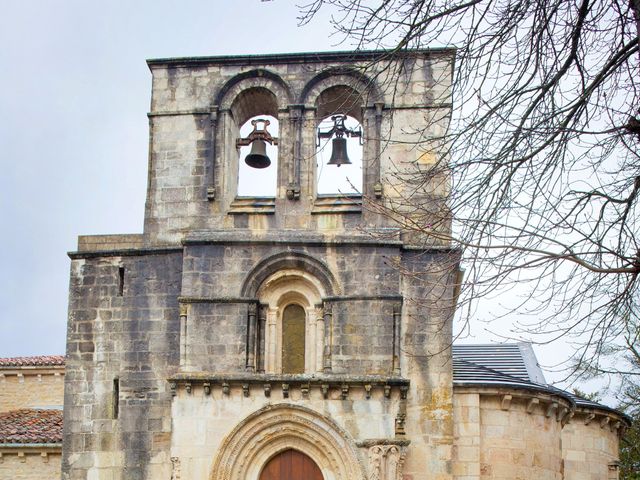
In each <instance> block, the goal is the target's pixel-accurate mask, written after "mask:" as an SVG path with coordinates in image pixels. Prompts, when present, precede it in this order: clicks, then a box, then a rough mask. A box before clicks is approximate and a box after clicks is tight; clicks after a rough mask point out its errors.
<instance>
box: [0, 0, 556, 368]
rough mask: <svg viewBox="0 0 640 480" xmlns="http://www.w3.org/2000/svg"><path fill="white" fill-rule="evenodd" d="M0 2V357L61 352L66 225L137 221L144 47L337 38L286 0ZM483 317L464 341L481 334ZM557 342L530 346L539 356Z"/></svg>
mask: <svg viewBox="0 0 640 480" xmlns="http://www.w3.org/2000/svg"><path fill="white" fill-rule="evenodd" d="M2 10H3V11H2V17H1V18H0V65H1V66H2V67H1V68H2V74H1V75H0V92H1V94H0V158H1V159H2V162H1V165H2V170H1V173H0V220H1V222H2V223H1V225H2V234H1V236H0V239H1V240H0V241H1V248H0V255H1V256H2V257H1V259H0V260H1V263H0V265H1V268H2V270H1V272H2V275H0V309H1V310H0V325H1V331H0V357H9V356H21V355H38V354H62V353H64V345H65V332H66V318H67V295H68V291H67V290H68V283H69V258H68V257H67V255H66V252H67V251H71V250H75V248H76V238H77V236H78V235H82V234H104V233H139V232H141V231H142V220H143V208H144V195H145V187H146V169H147V148H148V132H147V129H148V123H147V117H146V113H147V112H148V110H149V102H150V92H151V90H150V87H151V75H150V73H149V70H148V68H147V66H146V63H145V60H146V59H148V58H160V57H179V56H208V55H230V54H255V53H283V52H305V51H324V50H344V49H347V48H348V45H335V43H336V41H337V39H335V38H331V37H330V36H329V33H330V31H329V27H328V22H327V21H326V18H325V19H322V18H320V19H318V20H317V21H316V22H314V23H313V24H312V25H311V26H307V27H298V26H297V21H296V16H297V9H296V8H295V6H294V4H293V3H292V2H289V1H285V0H276V1H273V2H261V1H259V0H252V1H248V0H246V1H240V0H235V1H233V2H231V1H219V0H207V1H196V0H189V1H187V0H182V1H180V2H178V1H175V0H174V1H169V0H145V1H142V0H136V1H102V2H97V1H89V0H81V1H80V0H78V1H71V0H64V1H51V0H38V1H35V0H23V1H20V2H18V1H14V2H3V9H2ZM481 308H484V307H481ZM484 327H485V325H482V324H478V325H474V328H473V331H472V333H473V334H474V337H472V338H471V339H470V340H471V341H477V342H480V341H484V342H486V341H488V340H490V339H491V336H490V335H488V334H487V333H486V332H485V329H484ZM493 328H495V329H498V330H500V327H496V326H494V327H493ZM505 328H508V326H505ZM494 338H495V337H494ZM561 350H562V349H561V348H558V347H557V346H555V347H547V348H542V347H540V348H538V347H536V351H537V353H538V356H539V357H544V360H543V362H542V363H544V364H547V365H549V364H552V363H554V362H556V361H557V360H559V359H561V358H562V353H561V352H560V351H561Z"/></svg>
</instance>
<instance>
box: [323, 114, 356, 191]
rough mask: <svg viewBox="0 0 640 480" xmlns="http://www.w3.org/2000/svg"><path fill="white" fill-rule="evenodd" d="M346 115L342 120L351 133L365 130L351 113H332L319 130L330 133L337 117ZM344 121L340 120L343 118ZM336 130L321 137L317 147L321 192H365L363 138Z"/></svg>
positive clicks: (324, 119)
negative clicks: (363, 188) (328, 135)
mask: <svg viewBox="0 0 640 480" xmlns="http://www.w3.org/2000/svg"><path fill="white" fill-rule="evenodd" d="M338 116H343V117H344V119H343V120H342V123H343V125H344V127H345V128H346V129H347V130H348V131H350V132H361V131H362V126H361V124H360V122H359V121H358V120H357V119H356V118H354V117H351V116H349V115H341V114H338V115H331V116H329V117H325V118H323V119H322V121H320V123H319V125H318V131H319V132H321V135H322V132H326V133H327V134H328V133H330V132H331V130H332V129H335V123H336V117H338ZM339 121H340V120H339ZM338 135H339V133H334V134H332V135H331V136H330V137H328V138H327V137H325V138H321V137H320V136H319V141H318V143H317V149H316V168H317V177H316V178H317V192H318V195H336V194H361V193H362V138H361V137H357V136H349V134H342V135H341V136H338Z"/></svg>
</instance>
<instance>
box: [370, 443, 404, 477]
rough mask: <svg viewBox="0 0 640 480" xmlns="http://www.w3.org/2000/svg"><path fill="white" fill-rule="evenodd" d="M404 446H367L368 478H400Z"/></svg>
mask: <svg viewBox="0 0 640 480" xmlns="http://www.w3.org/2000/svg"><path fill="white" fill-rule="evenodd" d="M405 455H406V451H405V447H402V446H399V445H373V446H372V447H370V448H369V480H402V467H403V466H404V458H405Z"/></svg>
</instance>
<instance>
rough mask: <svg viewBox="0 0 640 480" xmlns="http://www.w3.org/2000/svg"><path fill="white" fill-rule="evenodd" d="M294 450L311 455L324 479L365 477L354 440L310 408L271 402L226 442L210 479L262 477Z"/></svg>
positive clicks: (351, 479)
mask: <svg viewBox="0 0 640 480" xmlns="http://www.w3.org/2000/svg"><path fill="white" fill-rule="evenodd" d="M290 449H294V450H297V451H299V452H302V453H304V454H305V455H307V456H308V457H309V458H311V459H312V460H313V461H314V462H315V463H316V464H317V465H318V467H319V468H320V470H321V471H322V476H323V477H324V480H364V479H365V473H364V469H363V466H362V463H361V462H360V460H359V458H358V453H357V449H356V447H355V443H354V441H353V439H352V438H351V437H350V436H349V435H348V434H347V433H346V432H345V431H344V430H343V429H341V428H340V427H339V426H338V425H336V424H335V423H334V422H333V421H332V420H331V419H329V418H328V417H326V416H324V415H321V414H320V413H318V412H315V411H313V410H311V409H309V408H305V407H301V406H297V405H291V404H276V405H269V406H267V407H265V408H262V409H260V410H258V411H257V412H255V413H253V414H252V415H250V416H249V417H247V418H245V419H244V420H243V421H242V422H240V424H238V426H236V427H235V428H234V429H233V430H232V431H231V432H230V433H229V434H228V435H227V436H226V438H225V439H224V440H223V442H222V444H221V447H220V450H219V451H218V454H217V456H216V458H215V460H214V464H213V469H212V471H211V475H210V476H209V478H210V480H258V479H259V478H260V473H261V471H262V470H263V468H264V466H265V465H266V464H267V463H268V462H269V460H270V459H272V458H273V457H274V456H276V455H278V454H279V453H281V452H284V451H286V450H290Z"/></svg>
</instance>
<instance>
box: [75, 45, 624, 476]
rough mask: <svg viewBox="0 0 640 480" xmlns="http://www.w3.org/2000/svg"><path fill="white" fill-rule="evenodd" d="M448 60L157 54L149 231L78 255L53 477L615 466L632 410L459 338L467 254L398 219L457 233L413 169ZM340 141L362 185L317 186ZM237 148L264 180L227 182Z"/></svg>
mask: <svg viewBox="0 0 640 480" xmlns="http://www.w3.org/2000/svg"><path fill="white" fill-rule="evenodd" d="M453 62H454V51H453V50H449V49H441V50H420V51H410V52H406V53H403V54H400V55H394V56H390V57H389V58H385V54H384V53H381V52H359V53H354V52H337V53H313V54H285V55H263V56H240V57H208V58H180V59H159V60H150V61H149V62H148V65H149V68H150V70H151V73H152V77H153V91H152V101H151V111H150V113H149V127H150V142H149V145H150V152H149V178H148V188H147V200H146V209H145V220H144V232H143V233H142V234H139V235H97V236H87V237H80V238H79V241H78V248H77V251H75V252H72V253H70V257H71V259H72V264H71V282H70V306H69V324H68V342H67V359H66V376H65V408H64V441H63V460H62V464H63V465H62V473H63V479H65V480H70V479H74V480H75V479H96V480H97V479H105V480H106V479H108V480H113V479H127V480H129V479H140V480H142V479H162V478H164V479H172V480H177V479H194V480H199V479H202V480H205V479H207V480H223V479H224V480H259V479H260V480H280V479H282V480H289V479H294V478H311V479H318V480H320V479H324V480H339V479H342V480H347V479H349V480H352V479H370V480H400V479H404V480H422V479H424V480H426V479H437V480H445V479H446V480H452V479H454V478H456V479H460V480H463V479H464V480H466V479H472V478H473V479H479V478H492V479H494V478H495V479H498V478H499V479H507V478H523V479H524V478H534V477H535V478H538V479H561V478H572V479H578V478H584V479H589V480H591V479H596V478H599V479H600V478H616V477H615V476H613V475H616V472H615V470H616V468H615V460H616V456H617V448H618V446H617V439H618V436H619V434H620V432H621V431H622V429H623V428H624V425H625V422H626V419H625V418H624V417H623V416H621V415H620V414H619V413H617V412H615V411H613V410H611V409H607V408H606V407H603V406H600V405H597V404H589V403H580V402H581V401H580V400H576V399H575V398H573V397H571V396H570V395H568V394H566V393H565V392H560V391H557V390H555V389H553V388H551V387H549V386H547V385H546V384H545V383H544V379H543V378H541V375H538V374H537V371H536V370H535V368H533V365H535V360H531V357H530V356H528V355H527V351H526V349H521V348H518V350H517V352H518V353H517V354H516V355H515V357H514V356H511V357H510V356H509V355H507V357H508V358H509V359H510V361H511V362H512V363H513V362H515V363H517V364H518V365H520V366H521V367H522V368H520V370H517V371H511V370H509V365H511V364H510V363H509V361H507V365H506V366H505V365H503V364H500V365H495V364H492V362H491V359H492V358H496V355H494V352H492V351H491V350H486V349H485V350H483V349H480V350H479V351H477V352H474V351H468V350H465V349H464V348H463V349H461V350H459V351H458V353H457V354H455V355H454V353H455V352H454V353H452V348H451V342H452V329H451V328H452V327H451V323H452V317H453V313H454V310H455V302H456V297H457V291H458V289H457V286H458V285H459V283H460V279H461V273H460V270H459V252H458V251H456V250H454V249H452V248H451V247H450V246H449V245H448V244H447V242H446V241H444V240H443V241H439V240H433V239H434V238H436V239H437V238H445V237H446V235H440V236H439V235H432V236H430V237H429V239H425V238H422V237H420V236H419V235H416V234H414V233H413V232H412V229H411V228H410V225H411V222H416V223H418V224H420V225H430V228H432V229H433V231H434V232H435V233H438V231H440V232H442V233H445V234H446V232H447V231H448V229H449V228H450V225H449V223H448V221H447V220H442V219H443V218H445V219H446V218H447V217H446V200H447V194H448V179H447V178H439V177H438V176H432V177H429V178H430V180H429V182H427V183H425V184H421V185H420V186H419V187H416V186H415V185H413V186H411V185H409V184H405V183H403V179H404V178H409V177H411V176H416V175H419V174H420V172H421V171H422V170H423V169H428V168H430V167H431V166H432V165H433V164H434V163H435V162H438V161H439V159H440V158H441V154H440V152H438V151H437V150H431V151H420V150H419V149H417V148H416V147H415V143H416V140H418V139H420V138H421V136H422V135H432V136H434V137H435V136H438V135H440V134H441V133H442V132H443V131H445V129H446V125H447V121H448V118H449V115H450V113H451V109H452V106H451V103H450V102H451V100H450V89H451V78H452V69H453ZM346 119H348V120H349V121H351V122H352V123H351V124H348V126H345V123H342V122H343V121H344V120H346ZM323 121H329V124H328V125H329V127H327V128H325V129H324V130H323V129H322V128H320V129H319V126H321V125H323V123H322V122H323ZM248 125H251V126H250V127H249V128H252V130H251V131H250V132H249V133H244V132H246V130H244V129H245V128H247V126H248ZM425 126H426V129H425ZM268 127H269V128H270V129H271V130H269V129H268ZM324 138H328V139H331V140H332V142H333V143H332V148H333V156H332V158H331V160H330V162H329V163H330V165H323V163H322V162H320V161H319V160H318V158H319V153H318V152H319V149H320V148H322V145H323V143H322V139H324ZM336 140H339V141H336ZM347 142H349V145H352V144H355V145H356V149H358V150H357V151H358V155H359V158H361V160H360V162H361V172H360V171H358V173H357V175H358V178H356V179H353V178H351V179H350V180H349V181H350V182H351V183H357V184H358V188H357V189H356V190H357V191H356V192H345V191H340V189H338V188H336V189H335V191H329V192H325V193H320V192H319V187H318V185H319V183H318V178H319V176H320V174H321V172H322V174H323V175H335V176H336V177H337V176H338V175H339V174H340V172H341V170H340V168H343V169H344V168H345V167H342V166H340V165H345V166H346V165H347V164H348V163H350V161H349V160H348V155H347V153H346V150H342V154H341V155H338V156H336V153H335V152H337V151H338V149H339V148H345V149H346V146H345V145H346V144H347ZM354 142H355V143H354ZM249 147H250V148H251V152H249V155H250V156H251V155H253V157H251V158H249V157H247V158H246V160H247V163H249V164H253V166H254V167H259V169H262V171H264V172H266V171H267V170H269V169H272V171H273V172H274V174H273V192H272V194H269V195H264V194H260V195H257V194H256V195H251V194H249V195H247V194H246V193H244V192H243V193H242V194H239V192H240V190H239V188H240V184H241V182H242V181H243V178H242V177H243V175H245V173H244V170H243V168H244V166H243V164H242V162H243V161H244V159H245V157H246V155H245V153H243V152H245V150H243V149H246V148H249ZM266 147H269V148H268V149H265V148H266ZM273 147H275V150H274V149H273ZM327 148H328V147H327ZM349 148H351V147H349ZM269 152H270V153H269ZM268 163H271V166H269V167H268V168H265V169H263V168H262V167H265V166H267V164H268ZM335 165H339V166H340V167H336V166H335ZM331 169H333V170H331ZM327 172H329V173H327ZM257 178H258V183H260V182H267V181H268V180H267V178H269V177H268V176H267V174H266V173H265V174H264V177H260V176H259V177H257ZM261 179H264V180H261ZM255 185H256V189H258V186H260V185H258V184H255ZM329 188H330V187H329ZM250 189H251V185H250V184H249V190H250ZM249 193H250V192H249ZM407 199H409V200H410V201H411V202H421V203H423V204H429V205H432V206H433V208H432V211H433V218H414V217H412V213H411V211H410V210H409V209H407V208H406V207H405V205H406V204H407ZM409 203H410V202H409ZM394 204H396V205H398V209H396V210H397V211H400V212H401V218H402V221H401V222H400V223H399V222H398V221H397V220H398V219H397V218H391V217H390V216H389V215H385V214H383V212H384V211H385V207H387V206H389V205H394ZM403 209H404V210H403ZM443 213H445V215H443ZM399 224H400V225H402V226H400V227H399ZM403 226H408V228H404V227H403ZM478 352H479V353H478ZM516 357H517V358H516ZM465 362H466V363H465ZM518 362H520V363H518ZM455 365H457V367H455V368H457V370H456V372H457V373H456V375H455V376H454V366H455ZM577 418H579V419H580V420H579V422H577V423H576V420H574V419H577ZM568 426H571V427H570V428H569V429H568ZM571 428H573V431H574V432H575V435H573V436H570V435H569V434H568V433H567V432H569V430H570V429H571ZM586 431H588V432H589V434H588V435H586V434H585V432H586ZM563 435H564V436H565V437H567V439H565V440H563ZM587 437H589V438H591V437H593V441H592V442H591V443H589V444H588V445H587V444H586V443H584V442H583V440H584V439H585V438H587ZM571 442H573V443H571ZM580 442H583V444H581V443H580ZM581 455H582V457H584V461H580V458H582V457H581ZM587 457H588V458H587ZM572 462H573V463H572ZM589 462H591V463H589ZM585 465H588V466H587V467H585ZM514 472H517V474H516V473H514ZM603 474H604V475H606V477H605V476H602V475H603ZM571 475H573V476H571Z"/></svg>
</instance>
